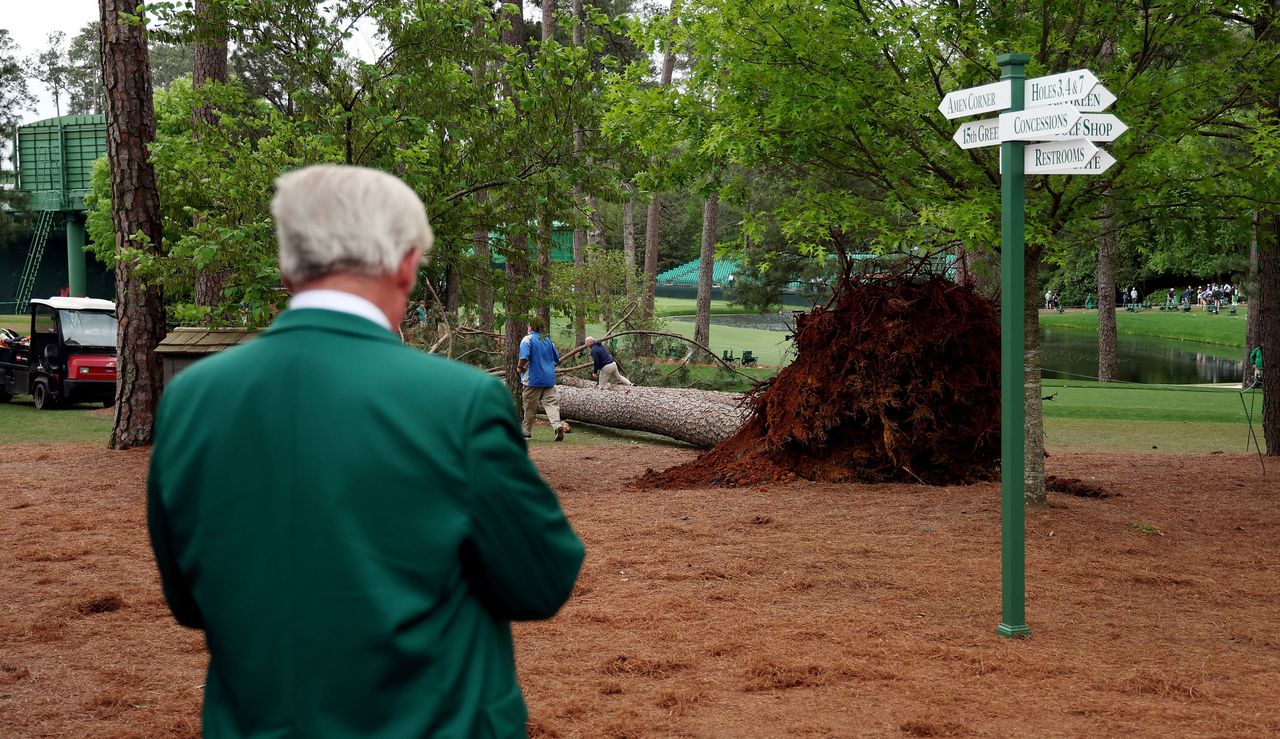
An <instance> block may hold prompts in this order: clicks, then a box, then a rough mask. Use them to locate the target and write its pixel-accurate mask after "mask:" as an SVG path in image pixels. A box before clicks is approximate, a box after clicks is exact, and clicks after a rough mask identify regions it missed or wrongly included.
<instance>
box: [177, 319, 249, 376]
mask: <svg viewBox="0 0 1280 739" xmlns="http://www.w3.org/2000/svg"><path fill="white" fill-rule="evenodd" d="M260 332H261V329H256V328H194V327H188V326H179V327H178V328H175V329H174V330H173V331H171V332H169V335H168V336H165V337H164V341H161V342H160V346H158V347H156V355H157V356H159V357H160V364H161V365H162V367H163V368H164V384H166V385H168V384H169V382H170V381H171V380H173V378H174V376H175V375H177V374H178V373H179V372H181V371H182V370H184V369H186V368H187V367H189V366H191V365H192V364H194V363H195V362H197V361H199V360H201V359H203V358H205V357H207V356H209V355H210V354H217V353H218V352H220V351H223V350H225V349H230V348H231V347H233V346H236V345H238V344H243V343H244V342H246V341H249V340H250V339H252V338H253V337H255V336H257V335H258V334H259V333H260Z"/></svg>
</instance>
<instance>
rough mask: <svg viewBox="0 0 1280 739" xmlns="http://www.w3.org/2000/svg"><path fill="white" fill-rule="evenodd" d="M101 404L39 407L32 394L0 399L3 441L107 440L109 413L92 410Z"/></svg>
mask: <svg viewBox="0 0 1280 739" xmlns="http://www.w3.org/2000/svg"><path fill="white" fill-rule="evenodd" d="M97 407H98V406H94V405H78V406H72V407H71V408H60V409H58V410H51V411H38V410H36V409H35V406H33V405H32V404H31V397H30V396H27V395H19V396H18V397H16V398H14V399H13V400H11V401H9V402H8V403H0V445H3V444H106V443H107V440H108V439H109V438H110V437H111V424H112V417H111V414H110V413H96V414H95V413H92V412H91V411H92V410H94V408H97Z"/></svg>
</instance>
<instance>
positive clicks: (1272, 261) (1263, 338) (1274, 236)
mask: <svg viewBox="0 0 1280 739" xmlns="http://www.w3.org/2000/svg"><path fill="white" fill-rule="evenodd" d="M1254 303H1255V301H1253V300H1250V301H1249V312H1250V313H1252V312H1253V311H1254V310H1257V311H1258V334H1259V343H1260V344H1261V346H1262V431H1263V435H1264V436H1265V437H1266V440H1267V456H1269V457H1274V456H1280V381H1278V380H1277V379H1276V378H1277V377H1280V372H1277V371H1276V366H1277V365H1280V362H1277V361H1276V360H1277V358H1280V213H1276V212H1274V211H1271V210H1266V211H1263V215H1262V228H1261V232H1260V233H1259V234H1258V299H1257V301H1256V303H1257V304H1256V305H1255V304H1254Z"/></svg>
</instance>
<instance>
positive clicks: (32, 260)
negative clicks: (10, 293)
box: [14, 210, 55, 313]
mask: <svg viewBox="0 0 1280 739" xmlns="http://www.w3.org/2000/svg"><path fill="white" fill-rule="evenodd" d="M54 215H55V214H54V212H53V211H51V210H42V211H40V215H39V217H37V218H36V228H35V234H34V235H33V236H32V237H31V250H30V251H28V252H27V263H26V264H25V265H23V267H22V278H21V279H19V280H18V295H17V297H16V298H15V301H16V302H17V307H15V308H14V312H16V313H22V312H24V311H26V309H27V303H28V302H29V301H30V300H31V291H32V290H33V289H34V288H35V286H36V274H37V273H38V272H39V271H40V262H41V260H42V259H44V246H45V244H47V243H48V242H49V231H50V230H52V228H53V217H54Z"/></svg>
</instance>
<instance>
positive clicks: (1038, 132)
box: [938, 54, 1125, 637]
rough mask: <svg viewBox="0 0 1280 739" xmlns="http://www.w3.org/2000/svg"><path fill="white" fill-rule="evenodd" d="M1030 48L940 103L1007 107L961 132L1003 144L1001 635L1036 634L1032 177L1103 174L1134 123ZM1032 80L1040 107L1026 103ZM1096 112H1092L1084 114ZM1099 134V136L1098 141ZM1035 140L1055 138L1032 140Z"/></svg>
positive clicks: (957, 113)
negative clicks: (1028, 479) (1029, 285)
mask: <svg viewBox="0 0 1280 739" xmlns="http://www.w3.org/2000/svg"><path fill="white" fill-rule="evenodd" d="M1030 59H1031V57H1030V56H1028V55H1027V54H1004V55H1001V56H999V57H996V64H998V65H999V66H1000V68H1001V70H1002V73H1001V75H1000V81H999V82H993V83H991V84H987V85H982V86H979V87H971V88H969V89H967V90H956V91H954V92H949V93H947V95H946V97H944V98H943V100H942V103H941V104H939V105H938V110H939V111H940V112H941V113H942V114H943V115H944V116H946V117H947V118H960V117H962V116H968V115H977V114H979V113H992V112H997V111H999V112H1001V115H1000V117H999V119H987V120H981V121H972V122H969V123H965V124H962V125H961V126H960V128H959V129H958V130H957V131H956V134H955V142H956V144H958V145H959V146H960V147H961V148H962V149H973V148H978V147H983V146H995V145H996V144H999V145H1000V290H1001V293H1000V494H1001V505H1000V516H1001V532H1000V533H1001V548H1000V571H1001V578H1000V625H999V626H997V627H996V633H997V634H999V635H1000V636H1005V637H1015V636H1030V635H1031V629H1030V627H1028V626H1027V609H1026V503H1025V501H1026V491H1025V486H1024V480H1023V477H1024V474H1025V465H1024V462H1023V454H1024V452H1025V450H1026V430H1025V421H1026V413H1025V408H1024V403H1025V402H1026V391H1025V389H1024V385H1023V382H1024V378H1025V373H1026V368H1025V359H1024V354H1025V348H1026V347H1025V337H1024V334H1023V311H1024V309H1025V307H1026V294H1025V291H1024V285H1023V282H1024V278H1025V273H1026V265H1025V261H1024V256H1025V254H1024V252H1025V249H1026V241H1025V231H1024V224H1025V220H1024V219H1025V210H1026V175H1027V174H1069V175H1081V174H1085V175H1087V174H1100V173H1102V172H1105V171H1106V170H1107V169H1108V168H1109V167H1110V166H1111V165H1112V164H1114V163H1115V159H1114V158H1112V157H1111V155H1109V154H1107V152H1105V151H1103V150H1101V149H1099V148H1098V147H1096V146H1094V144H1093V143H1092V141H1112V140H1114V139H1115V138H1116V137H1117V136H1119V135H1120V134H1122V133H1124V131H1125V126H1124V124H1123V123H1122V122H1120V120H1119V119H1117V118H1115V116H1109V115H1108V116H1101V115H1092V113H1098V112H1100V111H1102V110H1104V109H1106V108H1107V107H1108V106H1109V105H1110V104H1111V103H1112V102H1114V101H1115V96H1114V95H1112V94H1111V93H1110V91H1108V90H1107V89H1106V88H1105V87H1103V86H1102V85H1101V84H1099V83H1098V79H1097V77H1095V76H1094V75H1093V73H1092V72H1090V71H1089V70H1087V69H1078V70H1075V71H1071V72H1063V73H1061V74H1055V75H1049V76H1047V77H1037V78H1035V79H1032V80H1027V79H1026V76H1027V74H1026V66H1027V62H1028V61H1030ZM1028 87H1030V89H1031V92H1032V94H1031V98H1032V101H1033V103H1035V104H1033V107H1032V108H1031V109H1024V103H1025V101H1026V90H1027V88H1028ZM1082 111H1088V112H1089V113H1090V115H1085V114H1082ZM1091 140H1092V141H1091ZM1028 141H1031V142H1041V141H1047V142H1049V143H1032V144H1031V146H1030V147H1028V146H1027V143H1026V142H1028Z"/></svg>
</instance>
